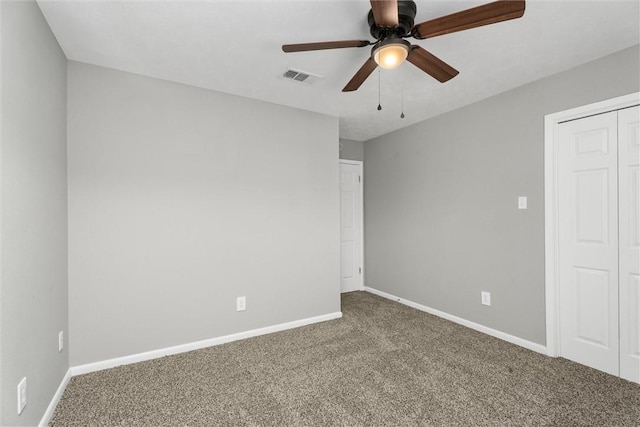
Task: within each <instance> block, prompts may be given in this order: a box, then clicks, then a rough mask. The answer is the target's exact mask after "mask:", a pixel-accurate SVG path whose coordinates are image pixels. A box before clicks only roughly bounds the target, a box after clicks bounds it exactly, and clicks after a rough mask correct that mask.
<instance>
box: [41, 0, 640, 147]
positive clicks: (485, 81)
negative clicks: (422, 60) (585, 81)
mask: <svg viewBox="0 0 640 427" xmlns="http://www.w3.org/2000/svg"><path fill="white" fill-rule="evenodd" d="M488 2H489V1H488V0H487V1H460V0H448V1H438V0H416V4H417V6H418V13H417V15H416V23H419V22H422V21H426V20H429V19H432V18H435V17H439V16H442V15H446V14H449V13H453V12H455V11H458V10H463V9H466V8H469V7H473V6H477V5H479V4H484V3H488ZM38 3H39V5H40V8H41V9H42V12H43V13H44V16H45V18H46V19H47V21H48V23H49V25H50V26H51V28H52V30H53V32H54V34H55V35H56V37H57V39H58V42H59V43H60V45H61V46H62V49H63V50H64V52H65V54H66V55H67V58H68V59H69V60H73V61H80V62H86V63H89V64H95V65H100V66H104V67H109V68H114V69H117V70H122V71H128V72H132V73H137V74H142V75H146V76H151V77H157V78H161V79H166V80H170V81H174V82H179V83H184V84H188V85H193V86H197V87H202V88H207V89H212V90H216V91H220V92H226V93H231V94H235V95H240V96H244V97H248V98H253V99H258V100H262V101H268V102H273V103H276V104H281V105H286V106H291V107H296V108H302V109H305V110H311V111H316V112H320V113H324V114H329V115H332V116H337V117H339V118H340V137H341V138H345V139H352V140H357V141H365V140H368V139H371V138H374V137H376V136H379V135H382V134H385V133H388V132H391V131H393V130H396V129H399V128H402V127H405V126H408V125H410V124H413V123H416V122H419V121H422V120H425V119H427V118H429V117H433V116H436V115H439V114H442V113H444V112H446V111H450V110H453V109H456V108H459V107H461V106H463V105H466V104H470V103H472V102H475V101H478V100H481V99H484V98H487V97H489V96H492V95H494V94H497V93H500V92H503V91H505V90H508V89H511V88H514V87H517V86H520V85H522V84H525V83H528V82H531V81H533V80H537V79H540V78H542V77H545V76H548V75H551V74H554V73H556V72H559V71H562V70H566V69H568V68H571V67H574V66H576V65H579V64H582V63H585V62H588V61H590V60H593V59H596V58H599V57H602V56H604V55H607V54H609V53H612V52H615V51H618V50H621V49H624V48H626V47H629V46H632V45H635V44H638V43H639V42H640V2H639V1H638V0H632V1H621V0H608V1H603V0H600V1H594V0H582V1H579V0H573V1H552V0H529V1H527V5H526V7H527V8H526V11H525V14H524V17H523V18H521V19H516V20H512V21H507V22H502V23H498V24H494V25H490V26H486V27H481V28H476V29H472V30H467V31H462V32H458V33H455V34H449V35H444V36H439V37H436V38H433V39H428V40H423V41H418V42H416V43H417V44H419V45H421V46H422V47H424V48H425V49H427V50H429V51H430V52H431V53H433V54H435V55H436V56H438V57H440V58H441V59H442V60H444V61H445V62H447V63H448V64H450V65H451V66H453V67H454V68H456V69H458V70H459V71H460V74H459V75H458V76H457V77H455V78H454V79H452V80H450V81H449V82H447V83H444V84H442V83H439V82H437V81H436V80H435V79H433V78H431V77H430V76H428V75H427V74H425V73H423V72H422V71H420V70H418V69H417V68H416V67H414V66H413V65H411V64H409V63H405V64H404V65H403V66H402V67H400V68H399V69H397V70H382V72H381V74H380V79H381V98H382V101H381V103H382V107H383V108H382V111H378V110H377V108H376V107H377V105H378V73H377V72H374V73H373V74H372V75H371V76H370V77H369V78H368V79H367V81H366V82H365V83H364V84H363V85H362V86H361V87H360V89H359V90H358V91H356V92H351V93H342V92H341V90H342V88H343V87H344V85H345V84H346V83H347V82H348V81H349V79H350V78H351V77H352V76H353V74H354V73H355V72H356V71H357V70H358V69H359V68H360V66H361V65H362V64H363V63H364V61H365V60H366V58H367V57H368V55H369V54H370V48H369V47H363V48H351V49H337V50H324V51H314V52H301V53H283V52H282V50H281V45H282V44H286V43H302V42H316V41H331V40H344V39H349V40H350V39H369V40H370V39H371V37H370V36H369V32H368V28H367V23H366V16H367V13H368V11H369V8H370V6H369V2H368V1H367V0H341V1H337V0H297V1H295V0H233V1H222V0H206V1H204V0H203V1H161V0H155V1H149V0H147V1H140V0H92V1H89V0H39V1H38ZM289 67H293V68H297V69H301V70H304V71H308V72H311V73H314V74H319V75H321V76H323V77H324V78H323V79H321V80H319V81H318V82H317V83H315V84H314V85H311V86H309V85H305V84H301V83H295V82H291V81H286V80H284V79H282V78H280V76H281V75H282V73H283V72H284V71H286V70H287V68H289ZM403 75H404V113H405V115H406V118H404V119H401V118H400V112H401V103H402V98H401V92H402V90H401V88H402V80H403ZM612 78H614V77H612Z"/></svg>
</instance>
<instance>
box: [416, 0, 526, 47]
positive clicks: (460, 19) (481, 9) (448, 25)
mask: <svg viewBox="0 0 640 427" xmlns="http://www.w3.org/2000/svg"><path fill="white" fill-rule="evenodd" d="M524 9H525V2H524V0H499V1H494V2H493V3H488V4H484V5H482V6H478V7H473V8H471V9H467V10H463V11H461V12H456V13H452V14H451V15H446V16H441V17H440V18H435V19H432V20H430V21H426V22H422V23H420V24H417V25H416V26H414V27H413V29H412V30H411V35H412V36H413V37H415V38H417V39H427V38H429V37H435V36H440V35H443V34H449V33H455V32H456V31H462V30H468V29H470V28H476V27H481V26H483V25H489V24H495V23H497V22H502V21H508V20H510V19H516V18H520V17H521V16H522V15H524Z"/></svg>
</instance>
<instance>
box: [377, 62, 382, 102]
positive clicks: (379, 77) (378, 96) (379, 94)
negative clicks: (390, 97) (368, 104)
mask: <svg viewBox="0 0 640 427" xmlns="http://www.w3.org/2000/svg"><path fill="white" fill-rule="evenodd" d="M380 110H382V105H380V68H378V111H380Z"/></svg>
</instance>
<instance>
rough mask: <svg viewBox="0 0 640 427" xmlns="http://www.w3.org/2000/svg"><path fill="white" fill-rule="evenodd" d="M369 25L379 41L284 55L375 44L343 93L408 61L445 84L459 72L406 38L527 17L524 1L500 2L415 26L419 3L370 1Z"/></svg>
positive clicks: (303, 47) (293, 48)
mask: <svg viewBox="0 0 640 427" xmlns="http://www.w3.org/2000/svg"><path fill="white" fill-rule="evenodd" d="M370 1H371V10H370V11H369V15H368V22H369V28H370V31H369V32H370V33H371V36H372V37H373V38H374V39H375V40H376V41H374V42H370V41H368V40H340V41H329V42H318V43H298V44H285V45H282V50H283V51H284V52H304V51H309V50H323V49H342V48H347V47H365V46H370V45H373V48H372V49H371V56H370V57H369V58H368V59H367V60H366V61H365V63H364V65H362V67H360V69H359V70H358V71H357V72H356V74H355V75H354V76H353V78H352V79H351V80H350V81H349V83H347V85H346V86H345V87H344V89H342V91H343V92H351V91H354V90H357V89H358V88H359V87H360V85H362V83H363V82H364V81H365V80H366V79H367V77H369V75H370V74H371V73H372V72H373V71H374V70H375V69H376V68H377V67H378V65H379V66H380V67H382V68H396V67H398V66H399V65H400V64H402V62H404V60H405V59H406V60H407V61H409V62H410V63H412V64H413V65H415V66H416V67H418V68H420V69H421V70H422V71H424V72H425V73H427V74H429V75H430V76H432V77H433V78H435V79H436V80H438V81H440V82H442V83H444V82H446V81H448V80H450V79H452V78H453V77H455V76H456V75H457V74H458V71H457V70H456V69H455V68H453V67H451V66H450V65H449V64H447V63H445V62H444V61H442V60H441V59H439V58H437V57H436V56H434V55H433V54H431V53H429V52H428V51H427V50H425V49H423V48H422V47H420V46H418V45H415V44H414V45H412V44H411V43H409V42H408V41H406V40H405V39H406V38H409V37H413V38H414V39H418V40H422V39H427V38H430V37H436V36H440V35H443V34H449V33H454V32H456V31H462V30H468V29H470V28H476V27H481V26H483V25H489V24H495V23H497V22H502V21H508V20H510V19H516V18H520V17H521V16H522V15H524V9H525V2H524V0H499V1H494V2H493V3H487V4H484V5H481V6H477V7H473V8H471V9H466V10H463V11H460V12H456V13H452V14H451V15H446V16H441V17H440V18H435V19H431V20H429V21H425V22H422V23H420V24H417V25H415V26H414V25H413V22H414V19H415V16H416V10H417V9H416V4H415V2H413V1H412V0H370Z"/></svg>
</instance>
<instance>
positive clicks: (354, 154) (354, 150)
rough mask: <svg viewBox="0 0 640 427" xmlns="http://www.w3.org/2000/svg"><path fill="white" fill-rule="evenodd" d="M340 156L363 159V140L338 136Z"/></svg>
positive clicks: (349, 158)
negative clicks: (340, 146)
mask: <svg viewBox="0 0 640 427" xmlns="http://www.w3.org/2000/svg"><path fill="white" fill-rule="evenodd" d="M340 144H341V145H342V148H341V149H340V158H341V159H344V160H360V161H362V160H364V142H362V141H352V140H350V139H342V138H340Z"/></svg>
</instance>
